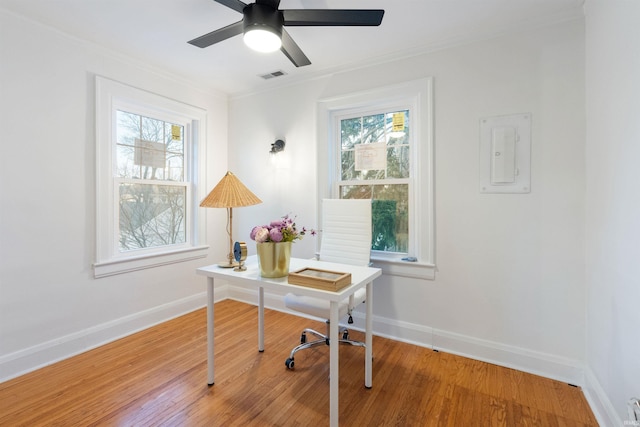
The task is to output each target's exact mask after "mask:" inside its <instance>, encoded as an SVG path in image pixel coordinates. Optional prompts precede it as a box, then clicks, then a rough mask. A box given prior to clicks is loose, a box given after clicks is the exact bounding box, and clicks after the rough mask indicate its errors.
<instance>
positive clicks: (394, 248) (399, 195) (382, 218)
mask: <svg viewBox="0 0 640 427" xmlns="http://www.w3.org/2000/svg"><path fill="white" fill-rule="evenodd" d="M340 198H341V199H372V200H373V202H372V207H371V209H372V212H371V216H372V221H373V230H372V234H373V236H372V242H371V249H372V250H374V251H383V252H400V253H406V252H407V251H408V247H409V246H408V245H409V241H408V239H409V203H408V200H409V186H408V185H407V184H387V185H344V186H341V187H340Z"/></svg>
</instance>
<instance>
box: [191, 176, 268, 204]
mask: <svg viewBox="0 0 640 427" xmlns="http://www.w3.org/2000/svg"><path fill="white" fill-rule="evenodd" d="M258 203H262V200H260V199H259V198H258V197H256V195H255V194H253V193H252V192H251V191H250V190H249V189H248V188H247V187H245V186H244V184H243V183H242V182H240V180H239V179H238V178H237V177H236V176H235V175H234V174H232V173H231V172H227V173H226V175H225V176H224V177H223V178H222V179H221V180H220V182H219V183H218V185H216V186H215V187H214V188H213V190H211V192H210V193H209V195H207V197H205V198H204V200H203V201H202V202H201V203H200V206H201V207H205V208H237V207H241V206H251V205H257V204H258Z"/></svg>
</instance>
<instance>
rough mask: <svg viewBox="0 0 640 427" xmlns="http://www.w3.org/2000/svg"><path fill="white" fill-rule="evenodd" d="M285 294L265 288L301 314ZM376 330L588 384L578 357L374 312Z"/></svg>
mask: <svg viewBox="0 0 640 427" xmlns="http://www.w3.org/2000/svg"><path fill="white" fill-rule="evenodd" d="M228 295H229V298H231V299H235V300H238V301H242V302H246V303H248V304H254V305H255V304H257V302H258V298H257V293H256V292H255V290H253V289H249V288H243V287H241V286H236V285H229V290H228ZM282 297H283V296H282V295H279V294H275V293H267V292H265V296H264V299H265V307H268V308H271V309H275V310H278V311H284V312H289V313H293V314H297V315H300V313H294V312H291V311H289V310H287V309H286V308H285V307H284V303H283V299H282ZM353 319H354V324H353V325H350V326H349V327H350V328H352V329H356V330H364V313H362V312H360V311H356V312H354V313H353ZM373 331H374V334H375V335H378V336H381V337H385V338H389V339H392V340H395V341H401V342H406V343H410V344H415V345H418V346H421V347H427V348H431V349H434V350H438V351H443V352H446V353H452V354H457V355H460V356H464V357H468V358H471V359H475V360H480V361H483V362H488V363H492V364H495V365H499V366H504V367H507V368H512V369H517V370H519V371H523V372H527V373H531V374H535V375H540V376H543V377H546V378H551V379H554V380H558V381H562V382H566V383H569V384H573V385H577V386H580V387H582V386H584V384H585V380H584V367H583V365H582V363H581V362H580V361H578V360H573V359H568V358H563V357H559V356H555V355H552V354H548V353H542V352H537V351H533V350H529V349H526V348H520V347H516V346H511V345H505V344H501V343H498V342H493V341H488V340H482V339H478V338H474V337H470V336H466V335H461V334H457V333H452V332H448V331H444V330H439V329H435V328H431V327H428V326H423V325H417V324H414V323H409V322H403V321H398V320H394V319H389V318H384V317H381V316H376V315H375V314H374V317H373Z"/></svg>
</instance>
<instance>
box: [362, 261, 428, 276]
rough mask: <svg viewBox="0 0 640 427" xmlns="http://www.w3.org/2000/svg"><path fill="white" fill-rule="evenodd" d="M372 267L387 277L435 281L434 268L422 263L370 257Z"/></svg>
mask: <svg viewBox="0 0 640 427" xmlns="http://www.w3.org/2000/svg"><path fill="white" fill-rule="evenodd" d="M371 261H372V263H373V266H374V267H376V268H380V269H382V274H386V275H389V276H399V277H410V278H413V279H422V280H435V278H436V266H435V265H433V264H427V263H424V262H410V261H400V260H390V259H383V258H376V257H372V258H371Z"/></svg>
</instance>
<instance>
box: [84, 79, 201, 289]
mask: <svg viewBox="0 0 640 427" xmlns="http://www.w3.org/2000/svg"><path fill="white" fill-rule="evenodd" d="M205 121H206V115H205V113H204V111H202V110H200V109H198V108H195V107H191V106H188V105H184V104H181V103H179V102H177V101H173V100H169V99H166V98H163V97H161V96H158V95H155V94H151V93H148V92H144V91H142V90H138V89H135V88H132V87H129V86H126V85H123V84H120V83H117V82H114V81H111V80H108V79H104V78H101V77H97V78H96V132H97V134H96V141H97V171H98V173H97V252H96V253H97V260H96V263H95V264H94V275H95V277H102V276H108V275H113V274H118V273H123V272H127V271H134V270H139V269H142V268H149V267H153V266H156V265H163V264H167V263H173V262H180V261H184V260H188V259H194V258H199V257H203V256H205V255H206V249H207V248H206V246H202V245H200V242H202V241H203V235H204V234H203V233H204V225H203V224H202V221H201V220H200V221H199V220H198V215H197V208H196V207H197V200H198V199H199V197H198V196H199V194H198V193H199V191H198V186H197V183H198V181H199V179H198V178H199V176H198V173H199V171H200V170H204V168H202V167H200V165H199V164H198V158H199V157H202V158H204V156H203V154H202V148H203V147H204V143H203V142H201V140H204V133H203V132H201V130H200V129H201V127H202V126H204V123H205ZM198 154H199V155H200V156H198Z"/></svg>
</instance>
